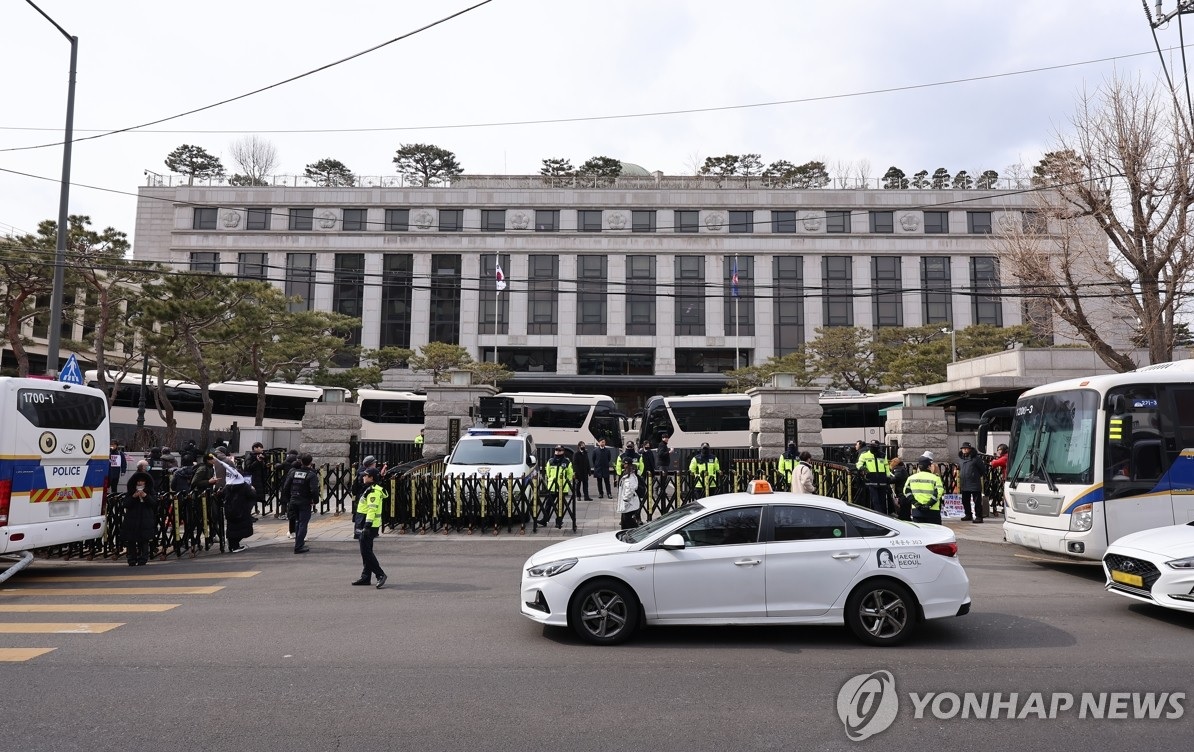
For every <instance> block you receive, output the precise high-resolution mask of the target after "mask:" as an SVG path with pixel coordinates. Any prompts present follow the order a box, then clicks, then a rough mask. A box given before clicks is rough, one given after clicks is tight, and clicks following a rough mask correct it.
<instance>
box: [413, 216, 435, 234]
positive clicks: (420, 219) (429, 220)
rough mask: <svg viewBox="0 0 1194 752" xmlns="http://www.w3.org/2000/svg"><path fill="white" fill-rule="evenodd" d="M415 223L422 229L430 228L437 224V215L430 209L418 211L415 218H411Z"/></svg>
mask: <svg viewBox="0 0 1194 752" xmlns="http://www.w3.org/2000/svg"><path fill="white" fill-rule="evenodd" d="M411 221H412V222H414V223H415V227H417V228H419V229H420V230H429V229H431V226H432V225H433V224H435V215H434V214H432V213H431V212H429V211H421V212H416V213H415V216H414V218H413V219H412V220H411Z"/></svg>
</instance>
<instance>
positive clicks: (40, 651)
mask: <svg viewBox="0 0 1194 752" xmlns="http://www.w3.org/2000/svg"><path fill="white" fill-rule="evenodd" d="M54 650H56V648H0V663H20V662H21V661H27V660H30V659H32V658H36V657H38V656H39V655H45V654H46V653H52V652H54Z"/></svg>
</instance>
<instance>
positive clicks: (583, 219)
mask: <svg viewBox="0 0 1194 752" xmlns="http://www.w3.org/2000/svg"><path fill="white" fill-rule="evenodd" d="M217 212H218V209H217V208H216V207H212V206H203V207H197V208H196V209H195V214H194V221H193V228H194V229H196V230H214V229H216V215H217ZM341 212H342V213H341V219H340V229H341V230H343V231H345V232H364V231H367V230H369V229H371V228H370V227H369V221H368V218H367V214H368V210H367V209H342V210H341ZM436 213H437V215H438V218H437V228H438V230H439V231H440V232H463V231H464V229H465V228H464V210H463V209H439V210H438V211H437V212H436ZM630 214H631V219H630V230H631V232H656V231H658V230H659V229H661V228H660V226H659V225H658V223H657V217H658V215H659V214H660V212H658V211H656V210H654V209H635V210H633V211H631V213H630ZM728 214H729V220H728V222H727V226H728V230H729V232H731V233H735V234H737V233H746V234H749V233H753V232H754V231H755V212H753V211H731V212H729V213H728ZM855 214H861V212H853V211H849V210H836V209H831V210H827V211H826V212H825V231H826V232H827V233H830V234H835V233H850V232H853V216H854V215H855ZM922 215H923V219H924V232H925V233H926V234H930V235H935V234H945V233H948V232H949V212H948V211H924V212H922ZM272 216H273V210H272V209H270V208H269V207H257V208H254V207H250V208H248V209H246V210H245V229H246V230H269V229H271V217H272ZM286 216H287V217H288V219H289V223H288V225H287V227H288V229H289V230H294V231H300V232H302V231H309V230H312V229H314V226H315V210H314V209H311V208H304V209H290V210H289V213H288V214H287V215H286ZM867 217H868V220H869V223H868V225H867V229H868V231H869V232H872V233H876V234H890V233H894V232H895V212H894V211H870V212H867ZM699 218H700V212H699V211H697V210H695V209H675V210H672V226H671V228H670V229H671V230H672V231H673V232H679V233H695V232H699V231H700V223H699ZM797 221H798V219H797V216H796V212H795V211H789V210H784V211H780V210H772V211H771V232H772V233H778V234H782V233H794V232H796V231H797V229H796V226H797ZM1023 223H1024V231H1025V232H1044V225H1045V222H1044V219H1043V217H1042V216H1041V215H1040V213H1038V212H1031V211H1026V212H1023ZM382 228H383V229H384V231H386V232H406V231H408V230H410V210H409V209H386V210H385V222H384V224H383V225H382ZM505 229H506V210H505V209H482V210H481V227H480V230H481V232H504V231H505ZM576 229H577V231H578V232H601V231H602V229H603V228H602V210H601V209H579V210H577V212H576ZM662 229H668V228H662ZM991 230H992V226H991V212H989V211H968V212H966V231H967V232H968V233H970V234H972V235H983V234H989V233H990V232H991ZM535 231H536V232H559V231H560V210H559V209H536V210H535Z"/></svg>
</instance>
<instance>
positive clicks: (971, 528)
mask: <svg viewBox="0 0 1194 752" xmlns="http://www.w3.org/2000/svg"><path fill="white" fill-rule="evenodd" d="M555 523H556V520H555V518H552V520H551V526H550V527H540V528H538V529H537V530H534V531H532V529H531V525H530V523H527V526H526V531H525V532H522V531H521V529H520V527H518V526H516V527H514V528H513V529H512V531H511V532H509V533H508V532H506V528H504V527H503V528H499V530H498V534H497V535H494V534H493V531H492V530H487V531H486V532H485V533H482V532H480V531H479V530H474V531H473V532H472V533H471V534H470V533H469V532H468V531H462V532H456V531H451V532H449V533H447V534H445V533H443V532H442V531H441V532H438V533H426V534H419V533H413V534H412V533H405V534H399V533H393V532H386V533H384V537H390V536H394V537H408V538H421V539H423V540H431V539H436V538H442V539H455V540H458V541H459V540H470V539H471V540H482V539H491V540H527V539H534V540H542V541H543V542H544V543H545V544H546V543H555V542H557V541H560V540H563V539H567V538H575V537H578V536H581V535H591V534H592V533H601V532H607V531H610V530H617V529H618V525H619V515H618V513H617V512H615V511H614V502H613V501H612V500H611V499H596V498H594V499H593V500H592V501H579V502H577V507H576V532H575V533H574V532H572V526H571V521H570V520H568V521H566V522H565V524H564V527H563V528H557V527H556V526H555ZM945 526H946V527H948V528H949V529H950V530H952V531H953V532H954V535H955V536H957V538H958V540H959V541H976V542H980V543H1003V542H1004V540H1003V517H1002V516H995V517H988V518H987V519H986V521H985V522H984V523H983V524H981V525H976V524H974V523H973V522H962V521H961V520H957V519H947V520H946V521H945ZM253 528H254V530H255V533H254V535H253V536H252V537H251V538H246V539H245V540H246V542H248V543H249V544H250V545H258V546H261V545H269V544H275V543H286V544H290V543H291V540H290V539H289V538H287V536H286V534H287V532H288V529H289V528H288V526H287V522H286V520H285V519H276V518H274V517H273V516H272V515H269V516H265V517H262V518H261V519H260V520H258V521H257V522H255V523H254V524H253ZM307 540H308V541H347V542H349V543H351V542H353V537H352V515H350V514H347V513H345V514H340V515H335V514H330V513H329V514H316V515H314V516H312V517H311V523H310V525H309V526H308V528H307Z"/></svg>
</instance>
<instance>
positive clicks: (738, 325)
mask: <svg viewBox="0 0 1194 752" xmlns="http://www.w3.org/2000/svg"><path fill="white" fill-rule="evenodd" d="M722 264H723V266H722V269H724V270H725V272H724V275H723V279H722V283H723V284H724V287H723V288H722V290H723V293H722V294H723V297H724V299H725V310H724V311H723V313H724V315H725V318H724V319H723V321H725V326H726V336H727V337H737V336H738V335H753V334H754V333H755V259H754V257H753V256H725V257H724V258H722ZM735 266H736V267H737V269H738V285H737V287H738V294H737V295H736V296H735V295H734V287H735V285H734V268H735Z"/></svg>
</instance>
